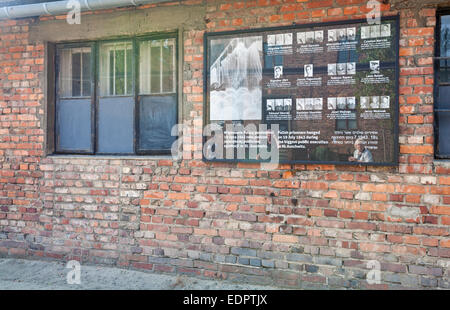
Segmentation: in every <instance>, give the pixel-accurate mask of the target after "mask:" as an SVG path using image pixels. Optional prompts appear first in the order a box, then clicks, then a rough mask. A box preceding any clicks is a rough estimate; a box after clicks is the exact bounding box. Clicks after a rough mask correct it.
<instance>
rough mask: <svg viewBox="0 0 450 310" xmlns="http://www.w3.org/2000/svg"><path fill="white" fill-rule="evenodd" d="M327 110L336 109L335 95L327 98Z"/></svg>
mask: <svg viewBox="0 0 450 310" xmlns="http://www.w3.org/2000/svg"><path fill="white" fill-rule="evenodd" d="M327 108H328V110H336V97H330V98H328V100H327Z"/></svg>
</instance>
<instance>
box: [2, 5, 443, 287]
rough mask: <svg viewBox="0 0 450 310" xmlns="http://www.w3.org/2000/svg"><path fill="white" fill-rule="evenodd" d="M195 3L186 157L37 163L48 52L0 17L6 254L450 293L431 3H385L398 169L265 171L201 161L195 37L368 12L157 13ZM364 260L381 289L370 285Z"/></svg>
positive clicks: (238, 9)
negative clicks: (397, 28)
mask: <svg viewBox="0 0 450 310" xmlns="http://www.w3.org/2000/svg"><path fill="white" fill-rule="evenodd" d="M442 2H444V1H442ZM391 3H393V6H394V4H395V1H393V2H391ZM190 4H195V5H199V4H200V5H203V6H204V7H205V8H206V12H207V13H206V16H205V20H201V21H200V20H199V21H198V23H199V25H203V26H200V27H199V28H195V29H184V30H183V31H184V33H183V42H184V47H183V49H184V55H183V68H184V72H183V81H182V83H183V119H184V120H185V121H186V123H188V124H189V125H191V126H192V127H193V141H192V142H193V144H192V147H191V149H186V150H185V155H192V156H191V157H192V159H185V160H183V161H172V160H171V159H154V158H146V157H143V158H123V157H119V158H114V157H97V158H96V157H92V156H89V157H64V156H56V157H54V156H44V152H43V150H44V136H45V132H44V129H43V128H44V127H45V126H44V110H45V104H46V101H45V98H44V95H43V94H44V89H43V87H44V86H43V75H44V67H43V63H44V45H43V42H40V43H30V42H32V41H31V40H30V38H29V32H28V30H29V29H28V28H29V24H31V23H35V22H36V21H35V20H33V19H24V20H17V21H0V39H1V41H0V108H1V114H0V137H1V143H0V156H1V172H0V175H1V177H0V254H1V255H5V256H6V255H7V256H25V257H47V258H48V257H49V258H56V259H61V260H70V259H78V260H81V261H82V262H83V263H106V264H111V265H118V266H122V267H132V268H143V269H147V270H153V271H158V272H161V271H162V272H177V273H186V274H193V275H197V276H203V277H212V278H228V279H232V280H241V281H252V282H258V283H267V284H269V283H274V284H278V285H288V286H294V287H298V288H314V287H321V286H324V285H327V286H328V287H332V288H334V287H350V288H394V287H414V288H417V287H425V288H427V287H434V288H436V287H439V288H447V289H448V288H450V279H449V268H448V267H449V266H450V238H449V234H450V232H449V227H450V176H449V171H450V164H448V163H445V162H440V161H435V160H434V159H433V114H432V111H433V65H432V56H433V52H434V48H433V44H434V26H435V23H436V18H435V8H434V7H424V8H419V7H410V8H405V9H404V8H400V9H398V10H397V8H396V7H391V6H390V5H383V6H382V9H383V14H385V15H389V14H397V13H399V14H400V17H401V20H400V22H401V38H400V39H401V42H400V44H401V49H400V55H401V57H400V65H401V68H400V70H401V72H400V74H401V79H400V94H401V96H400V119H399V121H400V164H399V166H398V167H393V168H386V167H370V166H369V167H356V166H333V165H282V166H280V167H279V169H271V170H267V169H265V167H261V166H260V165H253V164H252V165H250V164H209V163H204V162H202V161H201V148H202V145H201V128H202V109H203V99H204V97H203V81H202V79H203V75H202V70H203V34H204V31H205V30H207V31H220V30H230V29H244V28H248V27H251V28H259V27H265V26H276V25H285V24H291V23H293V22H297V23H306V22H311V21H315V22H320V21H329V20H339V19H352V18H361V17H364V14H365V13H366V12H367V8H366V6H365V1H363V0H323V1H312V0H297V1H294V0H291V1H289V0H286V1H281V0H271V1H269V0H259V1H223V0H222V1H201V0H199V1H182V2H181V3H178V2H175V3H172V4H166V5H164V6H167V9H170V8H171V7H173V6H178V5H190ZM152 7H153V6H147V7H146V8H145V9H148V10H151V9H152ZM126 10H128V9H126ZM107 13H108V11H107V12H103V13H102V12H100V13H98V12H97V13H96V14H107ZM369 260H378V261H379V262H380V263H381V274H382V284H381V285H369V284H368V283H367V282H366V274H367V272H368V271H369V269H368V267H367V262H368V261H369Z"/></svg>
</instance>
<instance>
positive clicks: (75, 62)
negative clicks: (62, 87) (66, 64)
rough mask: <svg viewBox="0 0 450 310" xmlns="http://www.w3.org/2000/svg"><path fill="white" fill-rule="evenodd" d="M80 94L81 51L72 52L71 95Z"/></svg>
mask: <svg viewBox="0 0 450 310" xmlns="http://www.w3.org/2000/svg"><path fill="white" fill-rule="evenodd" d="M80 95H81V53H73V54H72V96H74V97H79V96H80Z"/></svg>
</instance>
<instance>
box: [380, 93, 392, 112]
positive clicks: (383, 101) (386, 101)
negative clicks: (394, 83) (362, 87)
mask: <svg viewBox="0 0 450 310" xmlns="http://www.w3.org/2000/svg"><path fill="white" fill-rule="evenodd" d="M389 102H390V97H389V96H381V102H380V108H381V109H389Z"/></svg>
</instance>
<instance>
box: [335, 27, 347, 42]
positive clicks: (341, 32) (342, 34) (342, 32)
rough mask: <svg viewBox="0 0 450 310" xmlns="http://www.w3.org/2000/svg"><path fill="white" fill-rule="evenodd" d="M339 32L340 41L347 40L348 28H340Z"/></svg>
mask: <svg viewBox="0 0 450 310" xmlns="http://www.w3.org/2000/svg"><path fill="white" fill-rule="evenodd" d="M337 33H338V37H337V39H338V41H345V40H347V29H346V28H342V29H339V30H338V31H337Z"/></svg>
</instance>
